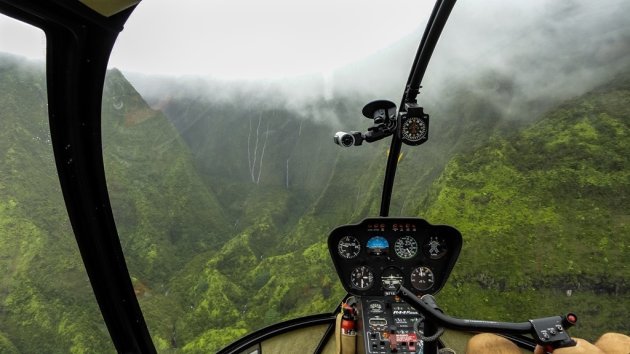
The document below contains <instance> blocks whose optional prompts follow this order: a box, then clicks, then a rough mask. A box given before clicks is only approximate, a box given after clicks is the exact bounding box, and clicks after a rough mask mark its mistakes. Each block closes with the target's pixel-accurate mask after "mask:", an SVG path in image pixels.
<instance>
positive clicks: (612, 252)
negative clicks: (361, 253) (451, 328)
mask: <svg viewBox="0 0 630 354" xmlns="http://www.w3.org/2000/svg"><path fill="white" fill-rule="evenodd" d="M482 79H483V80H481V81H479V82H475V83H469V84H468V85H461V86H460V87H453V89H452V90H451V93H452V95H451V97H452V98H450V99H444V100H443V101H442V103H441V104H440V105H439V106H438V105H436V106H435V107H431V109H427V111H428V112H429V113H430V114H431V116H432V122H431V137H432V139H431V140H430V141H429V142H428V143H427V144H425V145H423V146H422V147H420V148H417V149H411V148H405V149H404V150H403V153H402V155H401V156H400V168H399V171H398V174H397V184H396V186H395V189H394V198H393V202H392V208H391V214H392V215H416V216H420V217H424V218H426V219H427V220H429V221H430V222H431V223H434V224H436V223H446V224H450V225H453V226H455V227H457V228H458V229H460V231H462V234H463V235H464V239H465V241H464V242H465V244H464V249H463V251H462V254H461V256H460V261H459V263H458V265H457V266H456V267H455V271H454V274H453V275H452V278H451V280H450V282H449V283H448V284H447V286H446V287H445V289H444V290H443V291H442V293H441V294H439V297H438V300H439V301H440V302H441V304H442V305H443V307H444V308H445V309H446V310H447V311H448V312H449V313H452V314H454V315H458V316H462V317H478V318H487V319H505V320H517V319H526V318H528V317H529V316H532V315H548V314H550V313H556V312H558V311H564V310H566V311H568V310H573V311H575V312H577V313H578V314H579V315H580V316H581V321H582V323H584V327H578V328H577V329H576V330H577V331H576V332H574V333H577V334H580V335H583V336H587V337H592V336H594V335H595V334H596V333H600V332H602V331H604V329H608V330H610V329H616V330H620V331H627V325H625V324H624V323H622V322H621V321H622V318H623V316H621V315H622V314H623V313H622V311H623V310H624V309H625V308H627V307H628V305H630V304H628V303H627V302H628V300H627V298H628V296H627V293H628V281H627V279H628V278H629V277H628V272H629V270H628V267H627V266H626V265H625V263H624V259H623V255H624V254H627V251H628V250H627V248H628V224H627V221H628V215H627V210H629V208H628V195H627V193H628V181H629V180H630V179H629V178H628V170H629V169H628V157H627V156H630V154H629V153H628V152H629V151H628V149H629V147H628V141H629V140H628V116H629V112H628V107H630V105H629V103H630V102H629V101H630V88H629V87H630V84H629V80H628V79H627V77H625V76H620V77H619V78H617V79H616V80H615V81H612V82H610V83H609V84H608V85H605V86H602V87H600V88H598V89H594V90H592V91H591V92H589V93H588V94H586V95H584V96H582V97H579V98H575V99H573V100H571V101H566V102H563V103H560V102H556V104H555V106H556V108H554V109H552V110H551V111H549V112H547V113H546V114H545V115H543V116H541V117H534V116H532V117H529V118H528V119H525V118H523V117H515V116H514V115H512V116H509V117H508V116H506V110H505V109H503V106H504V103H505V104H509V101H510V100H511V99H512V98H511V95H512V94H513V92H514V91H515V90H513V85H515V83H514V82H513V81H512V80H511V79H510V78H506V77H504V76H502V75H499V74H497V73H492V72H488V73H484V74H483V77H482ZM471 86H474V87H476V88H477V89H476V90H470V89H469V88H470V87H471ZM45 87H46V85H45V77H44V72H43V69H42V68H41V66H39V65H36V64H26V63H23V62H22V61H21V60H19V59H16V58H10V57H0V92H2V95H0V107H2V109H0V124H1V126H0V149H1V150H0V151H3V152H5V153H4V155H2V156H3V159H2V160H0V171H2V172H3V173H1V174H0V235H3V237H1V238H0V269H3V270H4V269H8V270H9V271H8V272H4V271H2V272H0V318H1V319H2V320H1V321H0V352H4V351H6V352H42V349H41V348H47V349H45V350H49V351H50V352H69V351H73V352H104V351H112V350H113V348H112V347H111V344H110V341H109V338H108V334H107V331H106V329H105V326H104V324H103V322H102V319H101V317H100V314H99V313H98V308H97V306H96V304H95V303H94V300H93V297H92V294H91V289H90V287H89V283H88V281H87V279H86V275H85V273H84V270H83V265H82V263H81V261H80V257H79V254H78V252H77V249H76V246H75V244H74V238H73V235H72V232H71V230H70V227H69V225H68V221H67V217H66V214H65V210H64V205H63V201H62V199H61V197H60V196H61V194H60V191H59V189H58V187H57V186H58V184H57V183H58V182H57V179H56V178H55V177H54V162H53V160H52V151H51V146H50V141H49V137H48V135H47V134H48V130H47V123H46V119H47V117H46V92H45ZM480 88H481V89H480ZM270 97H274V98H273V99H270ZM497 97H499V99H497ZM502 100H504V101H502ZM368 101H369V100H368V99H367V98H366V97H362V96H360V95H356V96H343V95H342V96H336V97H335V98H328V99H325V98H321V99H319V100H312V101H309V102H307V103H305V104H304V105H302V106H300V108H299V109H297V108H296V106H295V105H291V104H289V102H286V101H285V100H284V99H283V98H282V97H276V96H273V95H272V96H268V95H265V94H261V95H258V96H256V95H253V96H252V95H249V94H245V93H240V94H239V93H238V92H237V93H235V94H234V97H233V98H227V99H226V98H221V99H209V98H205V96H204V94H203V92H202V93H199V94H191V93H190V92H188V91H182V92H180V93H179V94H177V95H175V94H173V95H170V96H166V97H161V98H160V99H159V100H153V99H152V100H151V106H149V105H148V104H147V103H146V102H145V100H144V99H143V97H141V96H140V95H139V94H138V92H136V90H135V89H134V88H133V87H132V86H131V85H130V84H129V83H128V82H127V80H126V79H125V77H123V75H122V74H121V73H120V72H119V71H117V70H112V71H110V72H109V73H108V76H107V80H106V85H105V90H104V96H103V111H102V112H103V141H104V146H103V148H104V159H105V164H106V173H107V183H108V187H109V189H110V196H111V199H112V206H113V210H114V214H115V219H116V224H117V227H118V231H119V234H120V238H121V243H122V246H123V249H124V251H125V255H126V260H127V263H128V266H129V269H130V273H131V276H132V280H133V283H134V286H135V289H136V292H137V294H138V298H139V301H140V304H141V306H142V309H143V312H144V314H145V317H146V319H147V323H148V325H149V327H150V330H151V333H152V336H153V338H154V341H155V343H156V346H157V347H158V348H159V349H160V350H161V351H165V352H166V351H181V352H212V351H215V350H216V349H218V348H220V347H221V346H223V345H225V344H227V343H228V342H230V341H233V340H234V339H236V338H238V337H239V336H241V335H243V334H245V333H248V332H250V331H252V330H254V329H256V328H260V327H262V326H265V325H268V324H271V323H274V322H277V321H280V320H283V319H288V318H293V317H295V316H300V315H306V314H312V313H319V312H327V311H330V310H332V309H333V308H334V307H335V306H336V305H337V303H338V301H339V300H340V299H341V298H342V297H343V296H344V295H345V294H344V292H343V289H341V286H340V284H339V281H338V279H337V276H336V274H335V272H334V269H333V267H332V264H331V262H330V260H329V256H328V251H327V249H326V244H325V240H326V238H327V236H328V233H329V232H330V230H331V229H332V228H334V227H335V226H337V225H339V224H344V223H354V222H357V221H359V220H361V219H362V218H363V217H365V216H368V215H377V214H378V209H379V202H380V194H381V183H382V178H383V169H384V163H385V160H386V156H387V148H388V146H387V145H388V144H387V143H381V144H370V145H364V146H362V147H360V148H352V149H342V148H339V147H338V146H336V145H334V144H332V139H331V137H332V134H333V133H334V132H335V131H337V130H351V129H353V130H354V129H356V130H360V129H365V128H366V127H367V123H368V122H367V121H365V120H364V119H363V118H360V113H359V112H360V109H361V107H362V105H363V104H364V103H366V102H368ZM548 101H550V99H546V101H545V102H544V104H545V105H549V104H550V103H549V102H548ZM535 103H537V102H532V104H535ZM152 107H153V108H152ZM525 114H526V112H524V113H523V115H525ZM355 117H356V118H355ZM488 136H490V137H491V138H488ZM568 291H570V292H568ZM569 294H570V296H568V295H569ZM549 299H554V300H553V301H551V300H549ZM48 348H49V349H48ZM45 350H44V352H45Z"/></svg>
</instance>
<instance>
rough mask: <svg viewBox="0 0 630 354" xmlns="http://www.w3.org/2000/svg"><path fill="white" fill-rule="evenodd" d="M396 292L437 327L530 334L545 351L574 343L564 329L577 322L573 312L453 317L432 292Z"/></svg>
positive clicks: (407, 290) (404, 289)
mask: <svg viewBox="0 0 630 354" xmlns="http://www.w3.org/2000/svg"><path fill="white" fill-rule="evenodd" d="M397 295H398V296H400V297H401V298H402V299H403V300H405V301H406V302H407V303H408V304H409V305H411V307H413V308H415V309H416V310H418V311H419V312H421V313H422V314H423V315H425V316H426V317H427V319H428V320H430V321H432V322H433V323H434V324H435V325H437V326H442V327H445V328H449V329H454V330H461V331H470V332H489V333H500V334H530V335H532V337H533V338H534V340H535V341H536V343H537V344H539V345H541V346H543V347H544V348H545V350H546V351H547V352H548V353H551V352H553V350H554V349H557V348H562V347H571V346H574V345H576V342H575V341H574V340H573V339H571V337H569V335H568V333H567V332H566V329H568V328H569V327H571V326H573V325H575V324H576V323H577V316H576V315H575V314H572V313H569V314H567V315H563V316H552V317H545V318H538V319H533V320H529V321H528V322H516V323H513V322H495V321H479V320H468V319H459V318H454V317H451V316H448V315H446V314H444V313H443V312H441V311H440V310H438V309H437V304H436V301H435V298H434V297H433V296H432V295H428V294H427V295H424V296H423V297H422V298H418V297H417V296H416V295H414V294H413V293H412V292H411V291H410V290H409V289H407V288H405V287H404V286H402V285H401V286H400V287H399V288H398V291H397Z"/></svg>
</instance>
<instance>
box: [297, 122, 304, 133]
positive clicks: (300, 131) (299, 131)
mask: <svg viewBox="0 0 630 354" xmlns="http://www.w3.org/2000/svg"><path fill="white" fill-rule="evenodd" d="M302 124H304V120H300V130H298V136H302Z"/></svg>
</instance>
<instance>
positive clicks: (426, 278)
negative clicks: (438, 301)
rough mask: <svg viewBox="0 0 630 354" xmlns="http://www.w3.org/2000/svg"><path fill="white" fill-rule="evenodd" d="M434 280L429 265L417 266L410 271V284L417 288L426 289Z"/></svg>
mask: <svg viewBox="0 0 630 354" xmlns="http://www.w3.org/2000/svg"><path fill="white" fill-rule="evenodd" d="M434 282H435V277H434V275H433V271H432V270H431V269H430V268H429V267H418V268H416V269H414V270H413V272H411V285H412V286H413V287H414V288H416V289H417V290H420V291H424V290H428V289H430V288H431V287H432V286H433V283H434Z"/></svg>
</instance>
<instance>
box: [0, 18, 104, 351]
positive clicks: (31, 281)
mask: <svg viewBox="0 0 630 354" xmlns="http://www.w3.org/2000/svg"><path fill="white" fill-rule="evenodd" d="M45 45H46V37H45V35H44V32H42V31H41V30H39V29H37V28H34V27H31V26H27V25H26V24H24V23H21V22H18V21H15V20H12V19H9V18H7V17H4V16H0V51H5V50H7V51H11V52H13V53H6V52H0V151H1V153H0V353H42V352H72V353H81V352H113V351H114V346H113V345H112V343H111V340H110V339H109V337H108V333H107V328H106V327H105V324H104V323H103V317H102V316H101V314H100V312H99V309H98V306H97V304H96V301H95V298H94V295H93V293H92V288H91V286H90V282H89V280H88V277H87V274H86V271H85V268H84V266H83V262H82V261H81V257H80V254H79V249H78V248H77V244H76V241H75V238H74V234H73V232H72V228H71V226H70V222H69V220H68V215H67V213H66V210H65V204H64V200H63V196H62V194H61V188H60V186H59V180H58V179H57V176H56V166H55V160H54V156H53V149H52V144H51V134H50V128H49V124H48V112H47V106H48V99H47V89H46V72H45V60H44V55H45ZM16 53H18V54H16Z"/></svg>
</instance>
